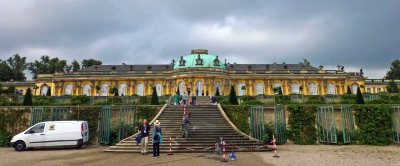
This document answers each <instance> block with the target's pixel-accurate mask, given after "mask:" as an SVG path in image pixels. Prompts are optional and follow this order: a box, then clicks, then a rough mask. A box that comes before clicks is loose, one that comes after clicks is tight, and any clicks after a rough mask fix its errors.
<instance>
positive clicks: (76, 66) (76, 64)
mask: <svg viewBox="0 0 400 166" xmlns="http://www.w3.org/2000/svg"><path fill="white" fill-rule="evenodd" d="M71 66H72V71H73V72H77V71H79V70H80V69H81V65H80V64H79V62H78V61H76V60H74V61H72V63H71Z"/></svg>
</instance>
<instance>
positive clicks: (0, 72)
mask: <svg viewBox="0 0 400 166" xmlns="http://www.w3.org/2000/svg"><path fill="white" fill-rule="evenodd" d="M11 79H13V76H12V69H11V67H10V66H8V64H7V62H6V61H2V60H1V59H0V81H10V80H11Z"/></svg>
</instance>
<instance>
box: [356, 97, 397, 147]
mask: <svg viewBox="0 0 400 166" xmlns="http://www.w3.org/2000/svg"><path fill="white" fill-rule="evenodd" d="M353 108H354V110H355V123H356V125H357V127H358V130H357V131H356V139H357V142H358V143H359V144H367V145H389V144H391V143H392V142H393V128H392V116H393V109H392V108H391V107H390V105H355V106H353Z"/></svg>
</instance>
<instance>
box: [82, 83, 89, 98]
mask: <svg viewBox="0 0 400 166" xmlns="http://www.w3.org/2000/svg"><path fill="white" fill-rule="evenodd" d="M83 95H86V96H90V85H89V84H85V85H83Z"/></svg>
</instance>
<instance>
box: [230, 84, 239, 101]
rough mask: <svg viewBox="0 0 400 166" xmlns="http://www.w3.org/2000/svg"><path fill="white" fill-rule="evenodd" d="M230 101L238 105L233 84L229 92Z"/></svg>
mask: <svg viewBox="0 0 400 166" xmlns="http://www.w3.org/2000/svg"><path fill="white" fill-rule="evenodd" d="M229 103H230V104H232V105H238V100H237V96H236V92H235V88H234V87H233V85H232V86H231V92H230V93H229Z"/></svg>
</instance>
